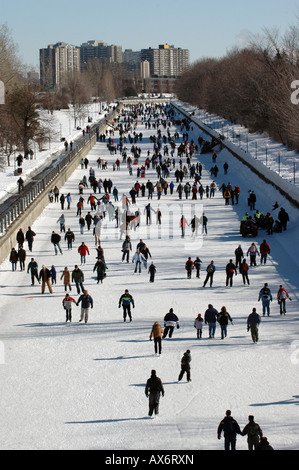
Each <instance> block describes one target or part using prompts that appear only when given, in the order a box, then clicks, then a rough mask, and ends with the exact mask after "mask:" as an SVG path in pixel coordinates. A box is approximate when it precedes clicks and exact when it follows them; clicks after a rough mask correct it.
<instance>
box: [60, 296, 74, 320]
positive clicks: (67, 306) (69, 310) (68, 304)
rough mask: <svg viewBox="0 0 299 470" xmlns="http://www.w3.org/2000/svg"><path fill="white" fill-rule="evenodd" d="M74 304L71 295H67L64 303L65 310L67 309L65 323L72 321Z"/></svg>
mask: <svg viewBox="0 0 299 470" xmlns="http://www.w3.org/2000/svg"><path fill="white" fill-rule="evenodd" d="M72 303H74V304H76V301H75V299H73V297H71V296H70V294H69V293H67V294H65V297H64V299H63V301H62V305H63V308H64V309H65V322H66V323H67V322H68V321H69V322H71V321H72Z"/></svg>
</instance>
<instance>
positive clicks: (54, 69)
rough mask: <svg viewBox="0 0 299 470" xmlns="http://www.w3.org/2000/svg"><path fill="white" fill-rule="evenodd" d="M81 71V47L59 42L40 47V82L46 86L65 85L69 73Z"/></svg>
mask: <svg viewBox="0 0 299 470" xmlns="http://www.w3.org/2000/svg"><path fill="white" fill-rule="evenodd" d="M72 72H80V48H79V47H76V46H73V45H71V44H67V43H64V42H58V43H57V44H50V45H49V46H48V47H47V48H45V49H40V82H41V84H42V85H43V86H45V87H50V88H54V87H58V86H63V84H64V81H65V79H66V76H67V74H69V73H72Z"/></svg>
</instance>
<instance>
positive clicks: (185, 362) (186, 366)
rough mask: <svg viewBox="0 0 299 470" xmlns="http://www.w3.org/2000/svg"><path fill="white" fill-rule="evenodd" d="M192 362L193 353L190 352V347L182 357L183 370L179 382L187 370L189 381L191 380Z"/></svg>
mask: <svg viewBox="0 0 299 470" xmlns="http://www.w3.org/2000/svg"><path fill="white" fill-rule="evenodd" d="M190 362H191V354H190V349H187V351H186V352H185V353H184V355H183V357H182V359H181V372H180V375H179V378H178V382H180V381H181V380H182V378H183V376H184V374H185V372H186V375H187V382H191V367H190Z"/></svg>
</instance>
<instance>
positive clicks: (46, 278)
mask: <svg viewBox="0 0 299 470" xmlns="http://www.w3.org/2000/svg"><path fill="white" fill-rule="evenodd" d="M50 278H51V272H50V269H48V268H46V266H43V267H42V269H41V270H40V272H39V276H38V281H39V282H40V281H42V294H44V293H45V287H46V284H47V286H48V289H49V291H50V293H51V294H52V292H53V291H52V286H51V284H50Z"/></svg>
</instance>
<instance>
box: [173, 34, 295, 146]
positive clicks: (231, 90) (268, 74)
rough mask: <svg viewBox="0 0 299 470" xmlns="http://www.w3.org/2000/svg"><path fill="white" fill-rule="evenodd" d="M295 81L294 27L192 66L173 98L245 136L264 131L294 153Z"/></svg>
mask: <svg viewBox="0 0 299 470" xmlns="http://www.w3.org/2000/svg"><path fill="white" fill-rule="evenodd" d="M296 80H299V26H298V27H296V26H292V27H290V28H289V29H288V31H287V32H286V33H285V34H284V35H283V36H282V37H281V36H280V35H279V33H278V31H276V30H271V31H270V30H265V31H264V32H263V35H262V37H259V38H258V39H257V38H253V39H252V40H251V42H250V44H248V46H247V47H246V48H244V49H242V50H238V49H236V50H233V51H231V52H229V53H227V54H226V56H224V57H222V58H220V59H214V58H204V59H202V60H199V61H197V62H196V63H194V64H193V65H192V66H191V68H190V70H189V71H188V72H186V73H185V74H184V75H183V76H182V77H180V79H178V81H177V90H176V94H177V97H178V98H179V99H180V100H182V101H185V102H189V103H191V104H193V105H195V106H198V107H200V108H203V109H205V110H206V111H207V112H209V113H215V114H217V115H219V116H221V117H223V118H224V119H228V120H230V121H232V122H238V123H240V124H242V125H244V126H246V127H247V128H248V129H249V130H250V132H264V131H266V132H268V133H269V135H270V136H271V137H273V138H274V139H275V140H277V141H279V142H282V143H283V144H285V145H287V146H288V147H289V148H290V149H296V150H299V132H298V128H299V104H296V100H294V99H292V94H293V96H295V97H297V96H298V93H297V95H295V93H296V92H295V91H294V88H296V82H295V81H296ZM297 83H298V86H299V82H297ZM298 86H297V88H298ZM297 101H298V100H297Z"/></svg>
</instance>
